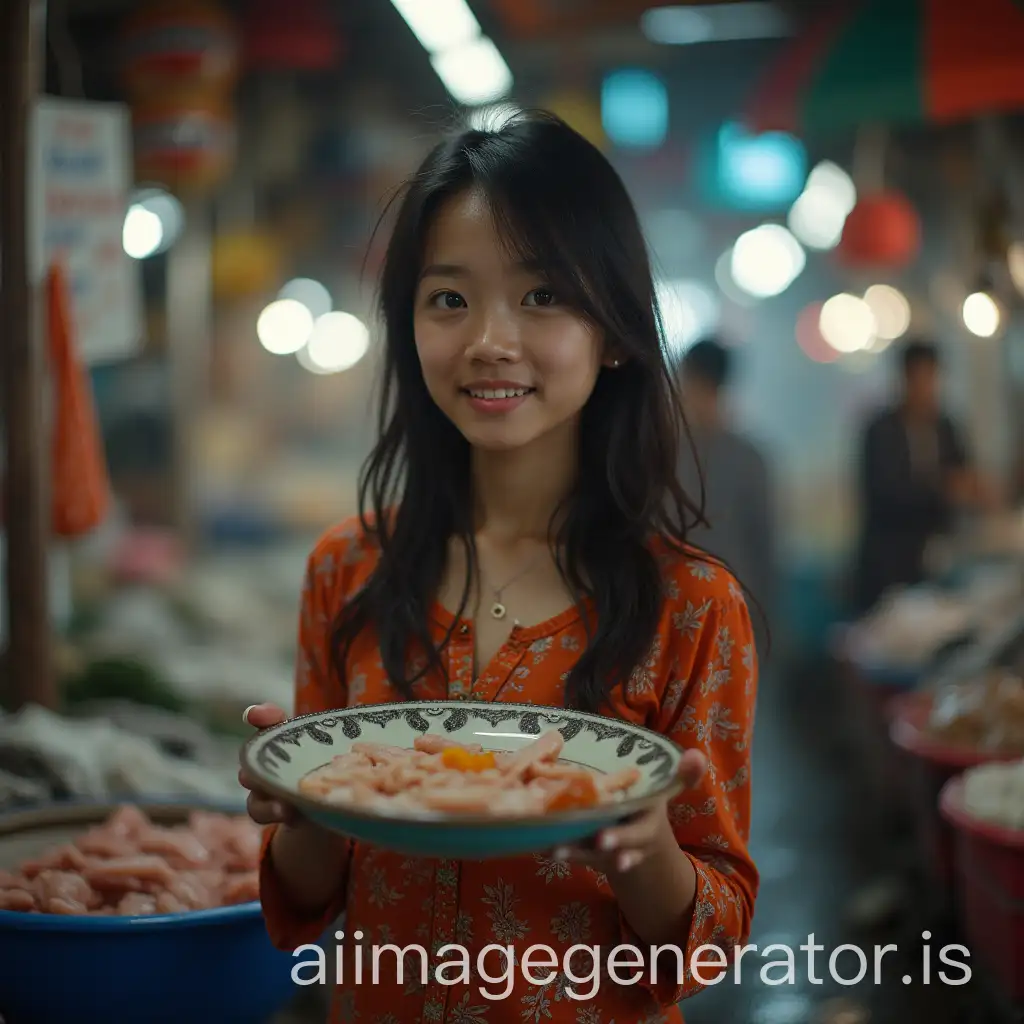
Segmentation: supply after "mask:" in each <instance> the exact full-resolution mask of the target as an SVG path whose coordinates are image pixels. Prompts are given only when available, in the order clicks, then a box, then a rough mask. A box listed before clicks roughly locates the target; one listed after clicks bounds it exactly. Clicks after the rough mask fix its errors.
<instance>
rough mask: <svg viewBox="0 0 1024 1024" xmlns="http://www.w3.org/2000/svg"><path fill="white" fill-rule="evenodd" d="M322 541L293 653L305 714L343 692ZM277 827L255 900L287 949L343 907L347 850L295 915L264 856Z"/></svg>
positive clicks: (330, 564) (298, 699) (315, 935)
mask: <svg viewBox="0 0 1024 1024" xmlns="http://www.w3.org/2000/svg"><path fill="white" fill-rule="evenodd" d="M326 544H327V542H322V544H321V545H319V546H318V547H317V549H316V550H314V552H313V554H312V555H311V556H310V557H309V560H308V562H307V565H306V575H305V580H304V584H303V589H302V600H301V608H300V612H299V631H298V653H297V656H296V664H295V714H296V715H305V714H310V713H313V712H316V711H327V710H329V709H330V708H333V707H339V706H343V705H344V703H345V695H344V693H343V691H342V688H341V684H340V681H339V680H338V678H337V674H336V673H335V672H333V670H332V669H331V665H330V647H329V644H330V609H331V592H330V591H331V576H332V570H333V568H334V566H335V565H336V561H335V556H334V554H333V553H332V552H331V551H329V550H325V546H326ZM278 827H279V826H276V825H271V826H268V827H267V828H266V829H265V830H264V834H263V847H262V851H261V855H260V900H261V902H262V905H263V916H264V920H265V921H266V926H267V932H268V933H269V935H270V939H271V941H272V942H273V944H274V945H275V946H276V947H277V948H279V949H285V950H293V949H296V948H297V947H299V946H302V945H305V944H307V943H312V942H316V940H317V939H319V938H320V936H321V935H322V934H323V933H324V931H325V930H326V928H327V927H328V926H329V925H330V924H331V923H332V922H333V921H334V920H335V919H336V918H337V917H338V915H339V914H340V913H341V912H342V911H343V910H344V906H345V896H346V890H347V875H348V862H349V860H350V858H351V854H352V849H351V845H349V846H348V847H347V849H346V851H345V855H344V857H345V863H344V864H343V865H340V866H339V880H338V889H337V892H336V894H335V896H334V898H333V899H332V900H331V901H330V903H329V904H328V906H327V907H326V908H325V910H324V911H323V913H321V914H318V915H315V916H313V917H304V916H301V915H297V914H296V913H295V911H294V909H293V908H292V907H291V905H290V904H289V902H288V899H287V897H286V896H285V894H284V892H283V891H282V887H281V883H280V880H279V879H278V877H277V875H276V873H275V871H274V867H273V863H272V861H271V858H270V843H271V841H272V840H273V837H274V834H275V833H276V831H277V829H278Z"/></svg>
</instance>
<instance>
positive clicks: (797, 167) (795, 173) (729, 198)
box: [708, 124, 807, 211]
mask: <svg viewBox="0 0 1024 1024" xmlns="http://www.w3.org/2000/svg"><path fill="white" fill-rule="evenodd" d="M712 166H713V173H712V175H711V177H712V182H710V183H709V184H710V186H711V187H710V189H708V191H710V192H712V193H713V198H714V199H715V200H716V201H717V202H718V203H721V204H723V205H725V206H728V207H731V208H732V209H737V210H750V211H773V210H777V209H781V208H784V207H788V206H789V205H791V204H792V203H793V202H794V200H796V198H797V197H798V196H799V195H800V193H801V191H802V190H803V187H804V184H805V183H806V181H807V152H806V150H805V149H804V146H803V144H802V143H801V142H800V140H799V139H797V138H794V137H793V136H792V135H787V134H786V133H785V132H766V133H765V134H763V135H750V134H749V133H747V132H746V131H745V130H744V129H743V128H742V127H740V126H739V125H736V124H726V125H724V126H723V127H722V128H721V130H720V131H719V132H718V136H717V138H716V140H715V146H714V155H713V158H712ZM709 198H711V197H710V196H709Z"/></svg>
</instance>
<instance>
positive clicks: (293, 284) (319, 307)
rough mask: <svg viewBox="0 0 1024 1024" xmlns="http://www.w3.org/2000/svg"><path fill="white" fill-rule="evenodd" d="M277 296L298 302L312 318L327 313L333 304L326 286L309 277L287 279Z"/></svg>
mask: <svg viewBox="0 0 1024 1024" xmlns="http://www.w3.org/2000/svg"><path fill="white" fill-rule="evenodd" d="M277 297H278V298H279V299H291V300H293V301H295V302H300V303H301V304H302V305H303V306H305V307H306V309H308V310H309V312H310V315H311V316H312V317H313V319H314V320H316V318H317V317H321V316H323V315H324V314H325V313H329V312H330V311H331V308H332V307H333V305H334V301H333V300H332V299H331V293H330V292H329V291H328V290H327V288H326V287H325V286H324V285H322V284H321V283H320V282H319V281H314V280H313V279H312V278H310V277H297V278H295V279H294V280H293V281H289V282H288V283H287V284H286V285H285V286H284V287H283V288H282V289H281V290H280V291H279V292H278V293H277Z"/></svg>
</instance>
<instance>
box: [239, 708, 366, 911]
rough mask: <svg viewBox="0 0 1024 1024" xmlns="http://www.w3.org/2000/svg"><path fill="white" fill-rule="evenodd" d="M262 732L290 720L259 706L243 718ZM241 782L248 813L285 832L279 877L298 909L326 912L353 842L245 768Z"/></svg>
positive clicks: (274, 845) (278, 853) (274, 851)
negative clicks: (268, 788) (273, 791)
mask: <svg viewBox="0 0 1024 1024" xmlns="http://www.w3.org/2000/svg"><path fill="white" fill-rule="evenodd" d="M243 717H244V718H245V721H246V723H247V724H248V725H251V726H253V727H254V728H256V729H269V728H270V727H271V726H272V725H279V724H280V723H281V722H284V721H286V720H287V718H288V716H287V715H286V714H285V713H284V711H282V710H281V709H280V708H279V707H277V706H276V705H274V704H254V705H253V706H252V707H249V708H246V709H245V714H244V716H243ZM238 781H239V782H240V783H241V784H242V785H243V786H244V787H245V788H246V789H247V790H249V797H248V799H247V800H246V810H247V811H248V812H249V817H250V818H252V820H253V821H255V822H256V823H257V824H258V825H277V824H280V825H282V826H283V827H282V828H279V829H278V830H277V831H276V833H275V834H274V838H273V841H272V842H271V844H270V848H269V850H270V854H269V855H270V861H271V863H272V864H273V869H274V873H275V874H276V876H277V878H278V879H279V881H280V884H281V885H282V886H283V887H284V891H285V892H286V893H287V894H288V898H289V899H290V900H291V902H292V903H293V905H294V906H295V907H296V908H297V909H299V910H300V911H301V912H302V913H304V914H306V913H309V914H313V913H320V912H321V911H323V910H324V909H325V908H326V907H328V906H329V905H330V903H331V900H332V899H334V898H335V897H336V896H337V894H338V892H339V888H340V887H341V886H343V885H344V879H345V872H346V867H347V860H346V856H345V855H346V852H347V851H348V850H350V845H349V843H348V840H346V839H344V838H343V837H342V836H338V835H335V834H334V833H332V832H328V831H327V830H326V829H322V828H320V826H319V825H315V824H313V822H311V821H310V820H309V819H308V818H304V817H303V816H302V815H300V814H299V813H298V811H297V810H296V809H295V808H294V807H292V806H290V805H289V804H286V803H282V802H281V801H280V800H278V799H277V798H276V797H274V796H272V795H271V794H269V793H266V792H264V791H263V790H261V789H260V788H259V784H258V783H257V782H256V781H255V780H254V779H253V778H252V777H251V776H249V775H247V774H246V773H245V771H244V770H242V771H239V773H238Z"/></svg>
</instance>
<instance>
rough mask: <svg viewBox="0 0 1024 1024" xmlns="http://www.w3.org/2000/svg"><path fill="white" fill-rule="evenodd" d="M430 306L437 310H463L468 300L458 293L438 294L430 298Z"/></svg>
mask: <svg viewBox="0 0 1024 1024" xmlns="http://www.w3.org/2000/svg"><path fill="white" fill-rule="evenodd" d="M430 304H431V305H432V306H433V307H434V308H435V309H445V310H450V309H463V308H465V305H466V300H465V299H464V298H463V297H462V296H461V295H460V294H459V293H458V292H437V293H436V294H435V295H432V296H431V297H430Z"/></svg>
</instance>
